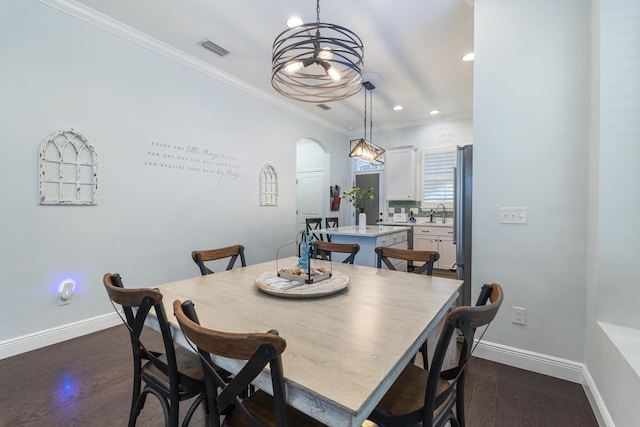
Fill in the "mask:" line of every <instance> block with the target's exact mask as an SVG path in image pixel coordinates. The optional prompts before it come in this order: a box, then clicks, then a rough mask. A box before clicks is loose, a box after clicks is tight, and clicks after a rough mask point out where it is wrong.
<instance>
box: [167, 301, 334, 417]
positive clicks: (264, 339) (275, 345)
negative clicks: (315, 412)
mask: <svg viewBox="0 0 640 427" xmlns="http://www.w3.org/2000/svg"><path fill="white" fill-rule="evenodd" d="M173 310H174V314H175V316H176V319H177V320H178V323H179V324H180V328H181V329H182V332H183V333H184V335H185V336H186V337H187V338H188V339H189V341H191V342H192V343H193V344H194V345H195V349H194V350H197V352H198V355H199V356H200V360H201V364H202V368H203V369H204V372H205V382H206V389H207V392H206V400H207V406H208V408H209V410H210V416H209V424H208V425H209V426H210V427H220V425H221V420H220V418H221V416H224V422H223V425H225V426H243V427H244V426H251V427H257V426H277V427H286V426H309V427H316V426H317V427H319V426H322V425H323V424H321V423H320V422H319V421H316V420H314V419H313V418H311V417H309V416H307V415H305V414H303V413H302V412H300V411H298V410H296V409H294V408H293V407H291V406H289V405H287V403H286V389H285V386H284V373H283V368H282V359H281V354H282V352H283V351H284V350H285V348H286V345H287V343H286V341H285V340H284V338H282V337H280V336H278V332H277V331H274V330H271V331H268V332H266V333H255V332H254V333H230V332H221V331H216V330H213V329H209V328H206V327H203V326H201V325H200V322H199V321H198V316H197V314H196V311H195V308H194V306H193V303H192V302H191V301H185V302H180V301H179V300H175V301H174V302H173ZM211 355H217V356H224V357H226V358H229V359H236V360H242V361H246V363H245V364H244V366H243V367H242V369H241V370H240V372H238V373H237V374H235V375H234V376H233V377H232V378H223V377H221V376H220V375H218V373H217V372H216V370H215V369H214V367H213V365H212V362H211ZM267 367H268V368H269V372H270V374H271V384H272V388H273V396H271V395H269V394H267V393H266V392H265V391H263V390H257V391H254V392H253V393H252V394H250V395H249V396H248V397H246V396H243V395H242V393H243V392H244V391H245V390H246V389H247V388H248V386H249V385H250V384H251V382H252V381H253V380H254V379H255V378H256V377H257V376H258V375H259V374H260V373H261V372H262V371H263V370H264V369H265V368H267Z"/></svg>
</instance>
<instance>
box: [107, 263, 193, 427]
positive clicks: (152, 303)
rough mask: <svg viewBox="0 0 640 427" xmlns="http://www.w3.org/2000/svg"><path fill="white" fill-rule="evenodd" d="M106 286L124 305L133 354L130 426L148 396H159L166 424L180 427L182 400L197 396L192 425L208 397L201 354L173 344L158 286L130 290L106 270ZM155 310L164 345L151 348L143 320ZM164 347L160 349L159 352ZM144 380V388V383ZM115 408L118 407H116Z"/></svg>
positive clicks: (116, 301) (190, 410)
mask: <svg viewBox="0 0 640 427" xmlns="http://www.w3.org/2000/svg"><path fill="white" fill-rule="evenodd" d="M103 283H104V287H105V289H106V290H107V294H108V295H109V298H110V300H111V303H112V304H113V305H114V309H116V311H119V310H118V309H117V308H116V306H115V304H118V305H120V306H121V307H122V311H123V312H124V316H125V317H124V318H123V319H122V320H123V322H124V324H125V325H126V327H127V329H128V331H129V335H130V338H131V339H130V341H131V346H132V353H133V393H132V396H131V409H130V412H129V427H133V426H135V424H136V420H137V418H138V415H139V414H140V411H141V410H142V408H143V407H144V403H145V400H146V398H147V395H149V394H152V395H154V396H156V397H157V398H158V400H159V401H160V405H161V406H162V410H163V412H164V419H165V425H166V426H171V427H177V426H178V420H179V408H180V405H179V404H180V402H181V401H183V400H188V399H191V398H195V399H194V401H193V402H192V403H191V405H190V406H189V407H188V409H187V412H186V415H185V417H184V421H183V423H182V425H183V426H186V425H188V424H189V421H190V420H191V417H192V416H193V413H194V411H195V410H196V408H197V407H198V406H199V405H200V404H201V403H202V402H203V400H204V397H205V390H206V387H205V381H204V372H203V370H202V366H201V364H200V361H199V358H198V356H197V355H196V354H195V353H194V352H192V351H191V350H187V349H185V348H182V347H179V346H178V347H174V344H173V337H172V336H171V331H170V328H169V324H168V322H167V316H166V314H165V311H164V307H163V305H162V294H161V293H160V291H158V290H157V289H149V288H141V289H127V288H125V287H124V286H123V284H122V280H121V278H120V276H119V275H118V274H111V273H107V274H105V275H104V278H103ZM152 308H153V309H154V311H155V314H156V319H157V321H158V325H159V327H160V334H161V336H162V342H163V346H162V348H161V349H151V348H150V347H147V345H145V344H144V343H143V339H142V332H143V329H144V328H145V326H144V323H145V320H146V318H147V315H148V314H149V311H150V310H151V309H152ZM157 350H161V351H157ZM143 382H144V388H143V389H142V390H141V388H142V383H143ZM114 409H115V408H114Z"/></svg>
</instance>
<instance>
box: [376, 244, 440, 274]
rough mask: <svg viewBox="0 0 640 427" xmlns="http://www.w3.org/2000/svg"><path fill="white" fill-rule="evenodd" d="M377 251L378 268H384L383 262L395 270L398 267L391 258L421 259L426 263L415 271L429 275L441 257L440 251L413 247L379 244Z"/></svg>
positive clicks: (420, 260) (413, 260)
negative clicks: (400, 247)
mask: <svg viewBox="0 0 640 427" xmlns="http://www.w3.org/2000/svg"><path fill="white" fill-rule="evenodd" d="M375 251H376V262H377V267H378V268H382V263H384V265H386V266H387V268H388V269H389V270H395V269H396V268H395V266H394V265H393V263H392V262H391V259H401V260H405V261H412V262H415V261H419V262H423V263H424V264H422V265H421V266H419V267H417V268H415V269H414V270H413V273H416V274H423V273H424V274H426V275H427V276H431V275H432V274H433V265H434V264H435V262H436V261H437V260H439V259H440V253H438V252H436V251H414V250H413V249H398V248H390V247H386V246H378V247H377V248H376V249H375Z"/></svg>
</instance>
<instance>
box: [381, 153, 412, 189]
mask: <svg viewBox="0 0 640 427" xmlns="http://www.w3.org/2000/svg"><path fill="white" fill-rule="evenodd" d="M417 150H418V149H417V148H416V147H413V146H409V147H399V148H390V149H388V150H386V151H385V153H384V174H385V177H386V184H387V185H386V187H387V200H416V197H417V193H416V152H417Z"/></svg>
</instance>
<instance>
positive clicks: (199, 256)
mask: <svg viewBox="0 0 640 427" xmlns="http://www.w3.org/2000/svg"><path fill="white" fill-rule="evenodd" d="M238 257H240V264H241V265H242V266H243V267H246V266H247V262H246V260H245V258H244V246H242V245H233V246H227V247H224V248H219V249H208V250H202V251H193V252H191V259H193V262H195V263H196V265H197V266H198V268H200V273H201V274H202V275H203V276H206V275H207V274H213V270H211V269H209V268H208V267H207V266H206V265H204V263H205V262H208V261H215V260H219V259H224V258H230V259H229V263H228V264H227V268H226V269H227V270H231V269H232V268H233V267H234V265H235V263H236V260H237V259H238Z"/></svg>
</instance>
